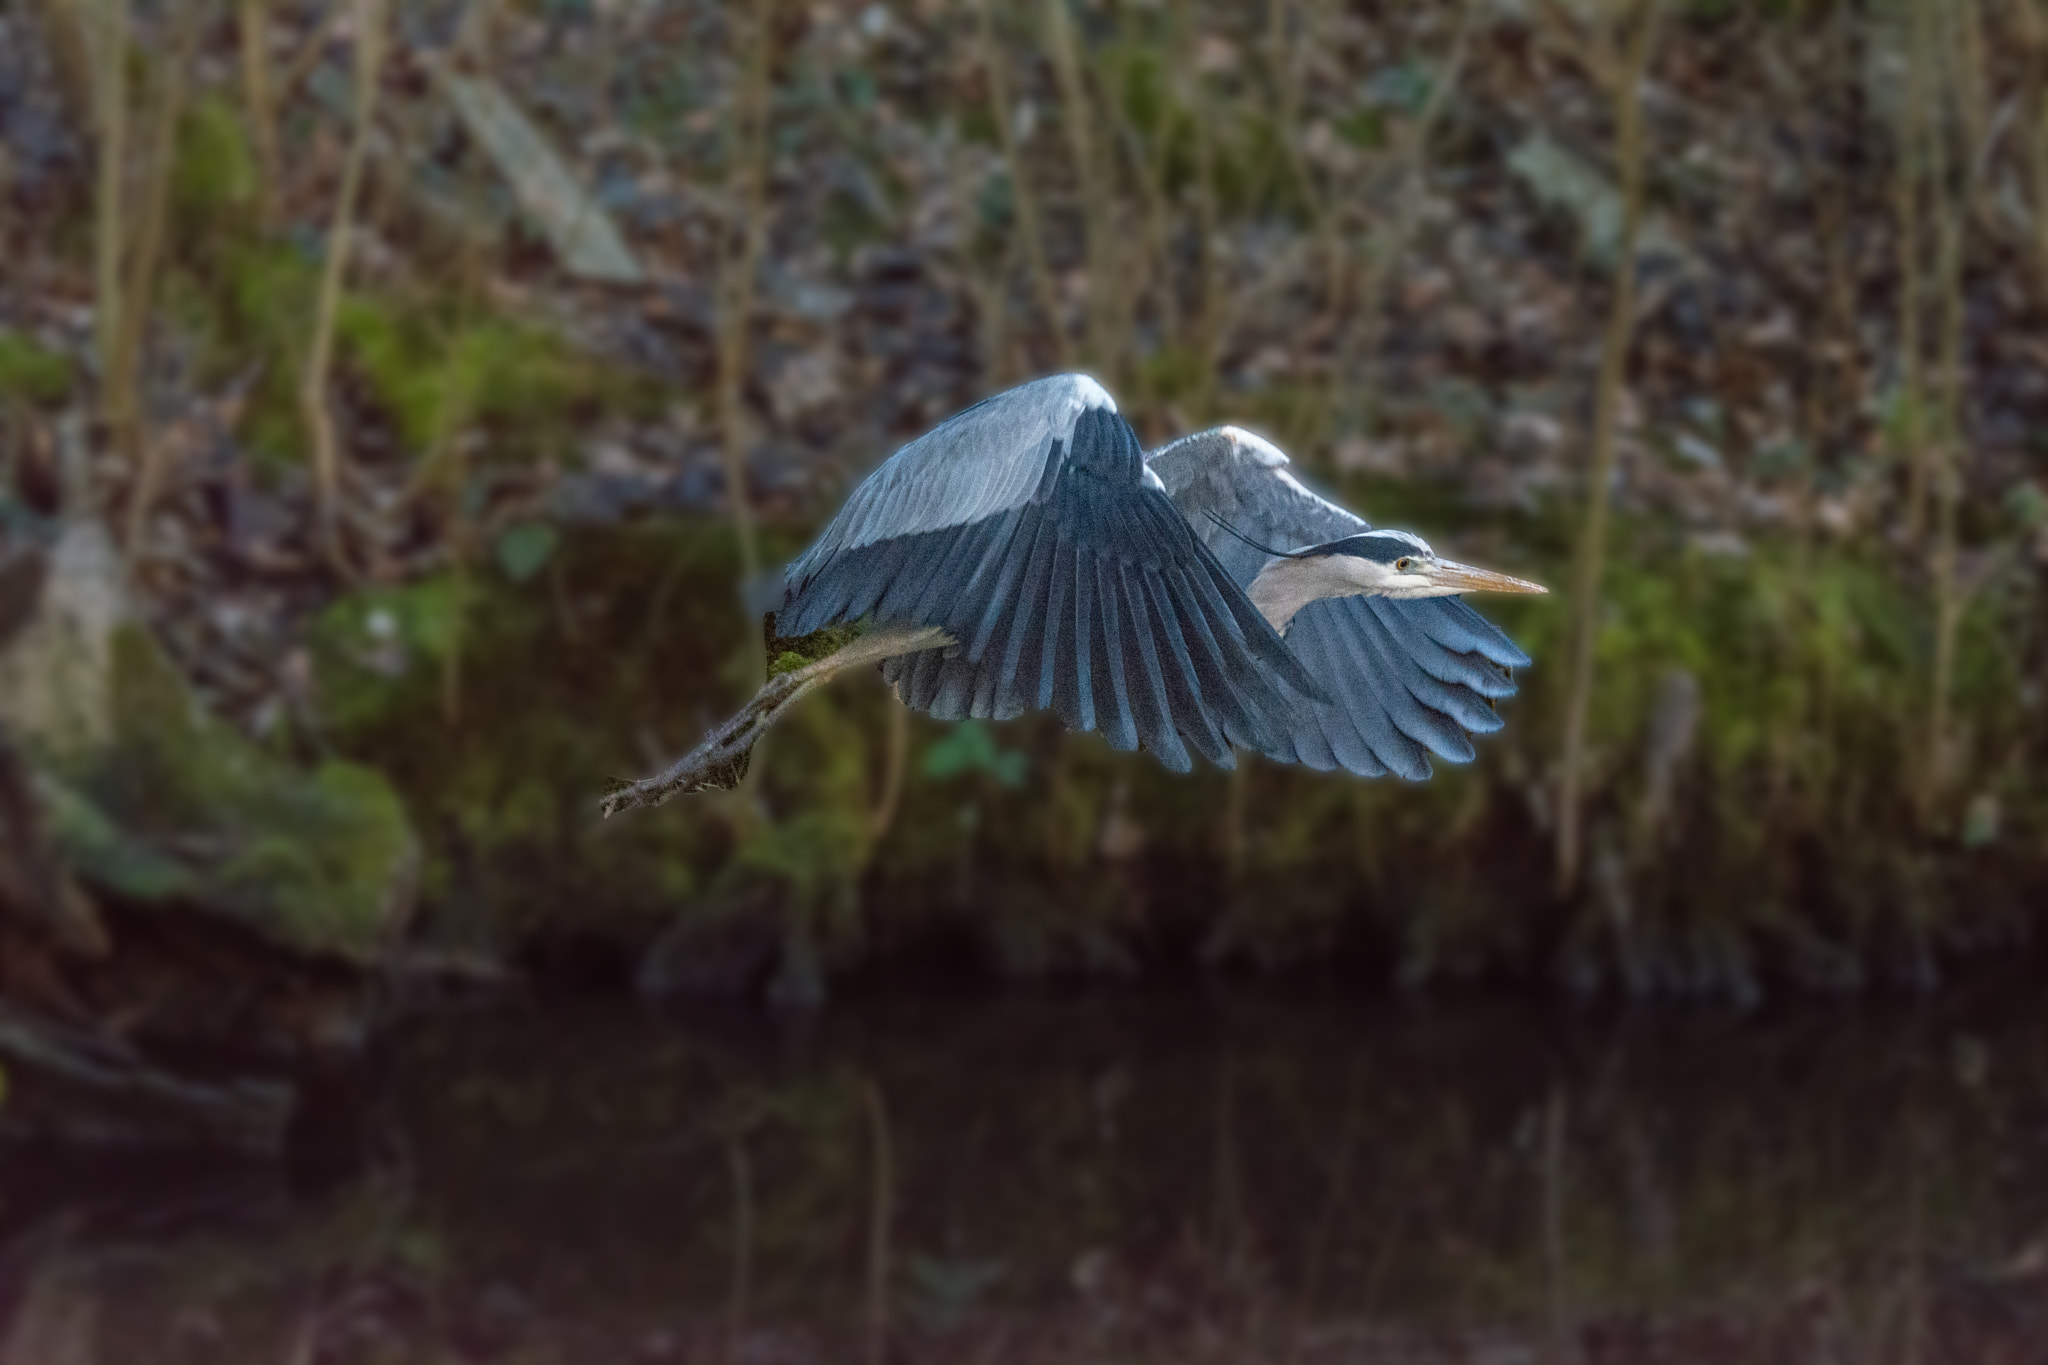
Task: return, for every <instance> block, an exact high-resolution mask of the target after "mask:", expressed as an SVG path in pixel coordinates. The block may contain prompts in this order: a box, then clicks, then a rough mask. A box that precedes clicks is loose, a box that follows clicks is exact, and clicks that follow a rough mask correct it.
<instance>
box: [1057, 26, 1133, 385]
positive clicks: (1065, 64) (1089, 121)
mask: <svg viewBox="0 0 2048 1365" xmlns="http://www.w3.org/2000/svg"><path fill="white" fill-rule="evenodd" d="M1045 31H1046V46H1047V48H1048V50H1049V52H1050V54H1051V56H1052V69H1053V76H1054V78H1055V79H1056V80H1057V81H1058V82H1059V87H1060V103H1061V105H1062V108H1061V111H1060V123H1061V126H1063V127H1064V128H1065V129H1066V133H1067V144H1068V146H1069V147H1070V148H1071V150H1072V152H1073V157H1074V177H1075V182H1076V184H1077V186H1078V188H1079V190H1080V194H1081V218H1082V223H1083V225H1084V227H1085V228H1086V233H1087V240H1086V243H1085V250H1086V254H1087V260H1088V357H1087V359H1088V363H1089V364H1090V365H1091V366H1098V367H1102V368H1104V369H1105V370H1108V371H1109V373H1108V374H1105V376H1104V377H1105V378H1106V379H1109V380H1110V382H1112V383H1114V382H1115V374H1114V371H1115V367H1116V362H1117V360H1118V359H1119V357H1120V356H1121V355H1122V354H1123V352H1124V347H1123V346H1122V345H1121V342H1122V339H1123V337H1124V335H1125V333H1126V331H1127V328H1126V327H1125V325H1124V318H1125V316H1126V314H1125V308H1124V302H1123V301H1124V278H1123V271H1122V269H1121V268H1120V266H1119V263H1118V261H1117V256H1118V251H1117V231H1116V224H1115V220H1114V217H1113V214H1112V205H1111V202H1110V199H1111V195H1110V190H1109V187H1108V185H1107V184H1106V183H1105V180H1106V175H1107V172H1106V168H1105V167H1104V165H1103V158H1102V156H1101V153H1100V151H1099V149H1098V147H1097V144H1096V136H1095V110H1094V102H1093V101H1092V100H1090V99H1089V97H1088V84H1087V81H1086V79H1085V78H1084V76H1083V74H1082V69H1081V52H1080V44H1079V42H1078V41H1077V40H1076V39H1075V37H1074V22H1073V19H1072V18H1071V17H1070V16H1069V15H1068V14H1067V0H1045Z"/></svg>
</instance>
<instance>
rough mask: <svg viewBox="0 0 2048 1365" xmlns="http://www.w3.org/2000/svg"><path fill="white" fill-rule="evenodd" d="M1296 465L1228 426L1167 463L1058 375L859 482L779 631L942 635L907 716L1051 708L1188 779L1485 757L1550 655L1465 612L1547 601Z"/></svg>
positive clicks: (1413, 769) (910, 663) (905, 676)
mask: <svg viewBox="0 0 2048 1365" xmlns="http://www.w3.org/2000/svg"><path fill="white" fill-rule="evenodd" d="M1286 464H1287V459H1286V456H1284V455H1282V454H1281V453H1280V452H1279V451H1278V450H1276V449H1274V448H1273V447H1272V446H1271V445H1269V444H1268V443H1266V442H1264V441H1262V440H1260V439H1259V438H1257V437H1255V436H1252V435H1250V434H1249V433H1246V432H1242V431H1239V430H1237V429H1235V428H1230V427H1222V428H1217V429H1216V430H1214V431H1208V432H1203V433H1201V434H1199V435H1196V436H1191V437H1187V438H1185V439H1183V440H1180V441H1176V442H1174V443H1172V444H1171V445H1168V446H1165V447H1163V448H1161V449H1160V450H1158V451H1155V452H1154V453H1153V454H1151V455H1149V456H1147V455H1145V454H1143V452H1142V449H1141V447H1140V445H1139V443H1138V439H1137V436H1136V434H1135V433H1134V432H1133V431H1132V430H1131V428H1130V426H1129V424H1128V423H1126V422H1125V421H1124V420H1123V418H1122V417H1121V416H1120V415H1119V414H1118V413H1117V410H1116V404H1115V402H1114V400H1112V399H1111V398H1110V396H1109V394H1108V393H1107V392H1105V391H1104V390H1103V389H1102V388H1101V386H1100V385H1098V384H1096V383H1095V381H1093V380H1092V379H1089V378H1087V377H1086V376H1082V375H1056V376H1053V377H1052V378H1049V379H1041V380H1037V381H1034V382H1032V383H1029V384H1025V385H1022V386H1020V387H1018V388H1015V389H1011V390H1009V391H1008V392H1005V393H1002V394H998V395H996V396H995V397H993V398H990V399H988V400H986V401H985V402H983V403H980V404H978V405H976V406H975V407H972V408H969V409H968V410H967V411H965V412H963V413H961V414H959V415H958V416H956V417H954V418H952V419H950V420H949V421H947V422H945V423H942V424H941V425H940V426H938V427H936V428H934V429H933V430H932V431H931V432H929V433H927V434H926V435H924V436H922V437H920V438H918V439H917V440H915V441H913V442H911V443H910V444H909V445H907V446H905V447H904V448H903V449H902V450H900V451H898V452H897V453H896V454H895V455H894V456H892V457H891V458H890V459H889V460H888V461H886V462H885V463H884V464H883V465H882V466H881V467H880V468H879V469H877V470H876V471H875V473H874V474H872V475H870V476H869V477H868V479H867V480H866V481H865V482H863V483H862V484H861V485H860V486H859V487H858V488H857V489H855V490H854V493H853V495H852V497H850V498H849V499H848V500H847V504H846V506H845V508H844V509H842V510H841V512H840V513H839V515H838V516H837V517H836V518H834V519H833V521H832V523H831V525H829V526H828V527H827V528H826V529H825V532H824V533H823V534H822V535H821V536H819V538H818V540H817V542H816V543H815V544H814V545H812V546H811V548H810V549H809V550H807V551H806V552H805V553H804V554H803V556H802V557H800V558H799V559H798V560H797V561H796V562H795V563H794V564H792V565H791V566H790V569H789V573H788V577H787V591H786V595H785V599H784V603H783V607H782V610H781V612H780V613H779V614H778V619H777V630H778V632H779V633H781V634H783V635H799V634H807V633H809V632H811V631H815V630H818V629H821V628H823V627H825V626H829V625H834V624H839V623H843V622H849V621H855V620H860V619H862V618H867V619H869V620H871V621H872V622H873V623H874V625H876V626H878V627H903V628H920V627H922V628H937V629H940V630H943V631H944V632H945V633H946V636H947V637H948V638H949V639H950V640H951V642H952V643H950V644H947V645H944V646H942V647H937V648H924V649H920V650H918V651H916V652H913V653H908V654H904V655H900V656H897V657H894V658H891V659H889V660H888V661H886V662H885V663H884V664H883V673H884V676H885V677H886V678H887V679H888V680H889V682H890V683H891V684H893V686H894V687H895V689H896V692H897V695H898V696H899V697H900V698H901V699H902V700H903V701H904V702H905V703H906V704H907V705H910V706H912V707H915V708H917V709H918V710H921V711H926V712H929V713H930V714H932V715H934V716H938V717H940V718H942V719H961V718H965V717H968V716H979V717H988V718H994V719H1004V718H1008V717H1013V716H1016V715H1020V714H1022V713H1023V712H1025V711H1027V710H1032V709H1051V710H1054V711H1056V712H1058V714H1059V716H1060V718H1061V719H1062V720H1063V721H1065V722H1066V724H1067V725H1068V726H1069V727H1070V728H1072V729H1076V730H1099V731H1101V732H1102V734H1103V735H1104V737H1105V738H1106V739H1108V741H1109V742H1110V743H1111V744H1112V745H1113V746H1115V747H1117V748H1121V749H1130V748H1136V747H1138V745H1140V744H1143V745H1144V746H1145V747H1146V748H1149V749H1151V750H1152V751H1153V752H1154V753H1155V754H1157V755H1158V756H1159V758H1160V760H1161V761H1162V762H1164V763H1166V764H1167V766H1169V767H1171V768H1174V769H1176V770H1179V771H1185V770H1186V769H1187V767H1188V766H1189V762H1190V760H1189V757H1188V749H1189V748H1190V747H1192V748H1193V749H1194V750H1195V751H1197V752H1199V753H1201V754H1202V755H1203V756H1204V757H1206V758H1208V759H1209V760H1210V761H1212V762H1214V763H1217V764H1219V765H1222V766H1226V767H1227V766H1229V765H1230V764H1231V762H1232V757H1231V751H1232V747H1233V746H1239V747H1245V748H1250V749H1255V750H1258V751H1259V752H1262V753H1265V754H1267V755H1269V756H1270V757H1273V758H1275V759H1278V760H1281V761H1301V762H1304V763H1307V764H1309V765H1310V766H1312V767H1318V768H1334V767H1343V768H1346V769H1349V770H1350V771H1353V772H1356V773H1361V774H1365V775H1378V774H1380V773H1384V772H1387V771H1389V770H1391V771H1394V772H1397V773H1400V774H1402V775H1403V776H1408V777H1422V776H1426V775H1427V774H1428V771H1429V767H1428V758H1427V754H1428V753H1429V752H1434V753H1436V754H1439V755H1441V756H1442V757H1445V758H1449V759H1453V760H1463V759H1468V758H1470V757H1471V756H1472V748H1471V744H1470V741H1469V740H1468V739H1467V738H1466V732H1468V731H1485V730H1492V729H1497V728H1498V727H1499V725H1500V719H1499V717H1498V716H1497V715H1495V713H1494V711H1493V709H1492V706H1491V702H1492V701H1493V700H1494V699H1496V698H1499V697H1503V696H1507V695H1510V694H1511V693H1512V692H1513V691H1514V685H1513V682H1512V680H1511V678H1510V676H1509V673H1508V670H1509V669H1511V668H1513V667H1516V666H1518V665H1521V664H1525V663H1527V662H1528V659H1527V658H1526V657H1525V656H1524V655H1523V654H1522V653H1521V651H1519V650H1518V649H1516V648H1515V647H1514V645H1513V644H1512V643H1511V642H1510V641H1509V640H1508V639H1507V637H1506V636H1504V635H1502V634H1501V633H1500V632H1499V631H1498V630H1496V629H1494V628H1493V627H1492V626H1491V625H1489V624H1488V623H1487V622H1486V621H1485V620H1483V619H1482V618H1481V617H1480V616H1479V615H1478V614H1477V613H1476V612H1474V611H1472V610H1471V608H1469V607H1467V606H1465V605H1464V603H1463V602H1462V601H1460V600H1459V599H1458V598H1456V597H1454V596H1450V595H1448V594H1450V593H1455V592H1459V591H1466V590H1471V589H1474V588H1481V587H1495V588H1505V589H1507V590H1510V591H1513V590H1522V591H1530V590H1533V591H1540V589H1536V588H1535V587H1534V585H1533V584H1522V583H1521V582H1520V580H1516V579H1508V578H1505V577H1503V576H1501V575H1490V574H1487V573H1485V572H1484V571H1479V570H1469V569H1466V568H1465V567H1464V566H1462V565H1449V564H1445V563H1442V562H1440V561H1437V560H1436V559H1435V557H1434V555H1433V554H1432V553H1431V552H1430V550H1429V547H1428V546H1427V545H1426V544H1424V543H1423V542H1422V541H1420V540H1418V539H1417V538H1415V537H1413V536H1410V535H1408V534H1407V533H1405V532H1398V531H1374V530H1372V528H1370V527H1369V526H1368V525H1367V524H1366V523H1365V522H1364V521H1363V520H1362V519H1361V518H1358V517H1356V516H1354V515H1352V514H1351V513H1349V512H1347V511H1345V510H1344V509H1343V508H1341V507H1338V506H1337V505H1335V504H1334V503H1331V502H1329V501H1327V500H1325V499H1323V498H1321V497H1318V496H1317V495H1316V494H1314V493H1312V492H1310V491H1309V490H1308V489H1307V488H1305V487H1303V486H1302V485H1301V484H1300V483H1298V482H1297V481H1295V480H1294V478H1293V477H1292V476H1291V475H1289V474H1288V473H1287V471H1286ZM1250 542H1259V543H1260V544H1261V545H1263V546H1266V547H1270V549H1272V550H1278V551H1281V553H1271V552H1268V551H1267V550H1262V549H1260V548H1258V547H1257V546H1255V545H1253V544H1251V543H1250ZM1451 571H1457V572H1456V573H1452V572H1451ZM1460 575H1462V576H1460ZM1283 632H1284V633H1285V638H1284V639H1283V638H1282V636H1283Z"/></svg>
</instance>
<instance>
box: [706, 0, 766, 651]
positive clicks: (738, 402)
mask: <svg viewBox="0 0 2048 1365" xmlns="http://www.w3.org/2000/svg"><path fill="white" fill-rule="evenodd" d="M774 41H775V0H754V6H753V21H752V25H751V27H750V28H749V30H748V32H747V50H746V61H745V65H744V66H743V68H742V70H741V77H740V90H739V99H738V102H737V105H736V107H735V109H734V111H733V137H732V162H731V165H730V167H729V179H728V185H727V188H728V191H729V193H730V196H731V202H732V203H733V204H734V205H735V206H736V209H737V212H738V214H739V216H740V221H739V222H738V224H736V225H735V226H736V227H737V233H736V234H735V233H734V232H732V231H728V232H727V233H726V234H725V236H724V238H723V241H724V243H725V249H724V252H723V254H722V256H721V258H720V261H719V270H718V292H719V306H718V426H719V436H720V441H721V445H722V448H723V451H724V454H725V482H726V496H727V498H729V499H730V500H731V503H732V524H733V532H734V534H735V535H736V536H737V537H738V539H739V552H740V575H741V582H743V583H751V582H752V581H753V579H754V577H755V575H756V574H758V573H759V572H760V569H761V564H760V552H759V551H758V550H757V549H756V547H755V544H754V508H753V504H752V502H751V501H750V500H749V498H748V494H747V449H746V446H747V417H746V411H745V407H744V403H745V384H746V372H747V360H748V349H749V348H748V342H749V340H750V334H751V329H752V325H753V312H754V275H755V273H756V271H757V270H758V269H759V268H760V262H761V247H762V243H763V240H764V238H765V235H766V231H767V216H768V214H767V197H768V113H769V110H768V97H769V89H768V58H769V49H770V48H771V46H772V45H773V44H774ZM764 666H765V661H764V660H763V659H762V658H761V657H760V654H759V651H754V654H753V663H752V665H751V672H752V675H753V677H754V678H756V679H759V678H760V677H761V676H762V669H763V667H764Z"/></svg>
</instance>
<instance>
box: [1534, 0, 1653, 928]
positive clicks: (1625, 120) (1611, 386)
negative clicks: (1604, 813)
mask: <svg viewBox="0 0 2048 1365" xmlns="http://www.w3.org/2000/svg"><path fill="white" fill-rule="evenodd" d="M1633 10H1634V25H1633V28H1632V29H1631V31H1630V34H1629V39H1628V46H1627V55H1626V56H1625V57H1623V58H1622V59H1621V64H1620V66H1619V68H1618V70H1617V71H1615V72H1614V73H1613V74H1612V76H1611V79H1610V82H1609V84H1608V95H1609V97H1610V98H1611V99H1612V100H1613V102H1614V124H1615V133H1614V156H1615V162H1616V171H1617V172H1618V174H1619V176H1620V179H1621V234H1620V240H1619V243H1618V245H1617V248H1616V255H1615V262H1614V297H1613V301H1612V305H1611V310H1610V312H1609V314H1608V319H1607V339H1606V343H1605V347H1604V350H1603V352H1602V354H1601V357H1600V378H1599V387H1598V390H1597V392H1596V393H1595V395H1594V409H1593V452H1592V468H1591V469H1590V470H1589V471H1588V474H1587V480H1588V482H1587V485H1586V519H1585V523H1584V526H1583V528H1582V529H1581V531H1580V535H1579V545H1578V555H1577V561H1576V563H1575V564H1574V565H1573V574H1572V653H1571V669H1572V671H1571V683H1570V688H1569V691H1568V692H1567V694H1566V703H1565V720H1564V746H1563V751H1562V753H1561V755H1560V758H1559V771H1558V807H1557V888H1558V894H1560V895H1563V894H1566V893H1567V892H1568V891H1569V890H1570V889H1571V888H1572V886H1573V885H1575V884H1576V883H1577V881H1578V876H1579V855H1580V838H1581V830H1580V822H1581V817H1582V812H1581V811H1580V809H1579V788H1580V784H1581V782H1582V780H1583V777H1584V768H1585V754H1586V718H1587V713H1588V711H1589V710H1590V709H1591V703H1592V699H1593V670H1594V646H1595V644H1596V642H1597V641H1598V639H1599V636H1600V584H1601V579H1602V577H1603V576H1604V571H1605V569H1606V567H1607V501H1608V488H1607V485H1608V483H1609V480H1610V476H1611V475H1612V473H1613V470H1614V448H1615V426H1616V422H1617V418H1618V415H1619V412H1620V408H1621V394H1622V379H1623V376H1624V375H1625V373H1626V369H1627V363H1628V351H1629V342H1630V340H1631V338H1632V337H1633V335H1634V333H1635V292H1636V291H1635V284H1636V235H1637V231H1638V229H1639V228H1640V227H1641V225H1642V218H1643V103H1642V96H1641V91H1640V87H1641V85H1642V78H1643V73H1644V72H1645V71H1646V70H1647V69H1648V67H1649V61H1650V46H1651V40H1652V37H1653V36H1654V34H1655V31H1656V25H1657V10H1658V3H1657V0H1642V3H1640V4H1637V5H1635V6H1633ZM1611 42H1612V39H1611V38H1607V39H1604V40H1603V44H1602V46H1603V47H1605V46H1607V45H1611ZM1595 50H1599V49H1595ZM1602 65H1605V62H1604V61H1603V62H1602Z"/></svg>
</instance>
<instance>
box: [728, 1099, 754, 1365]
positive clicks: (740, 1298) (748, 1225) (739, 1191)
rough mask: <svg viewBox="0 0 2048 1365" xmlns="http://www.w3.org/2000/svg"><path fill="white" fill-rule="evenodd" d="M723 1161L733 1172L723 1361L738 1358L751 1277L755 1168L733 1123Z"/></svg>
mask: <svg viewBox="0 0 2048 1365" xmlns="http://www.w3.org/2000/svg"><path fill="white" fill-rule="evenodd" d="M725 1164H726V1167H727V1169H728V1170H730V1171H731V1172H732V1289H731V1292H730V1293H729V1294H728V1295H727V1299H726V1306H725V1359H726V1365H735V1363H736V1362H737V1361H738V1360H739V1358H740V1343H741V1342H742V1341H744V1340H746V1335H747V1300H748V1298H749V1297H750V1295H751V1292H752V1288H753V1279H754V1168H753V1164H752V1163H751V1162H750V1161H748V1159H747V1136H746V1132H745V1131H744V1130H743V1129H742V1128H740V1127H739V1126H738V1125H735V1126H734V1127H733V1129H732V1131H730V1132H728V1133H727V1134H726V1137H725Z"/></svg>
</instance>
